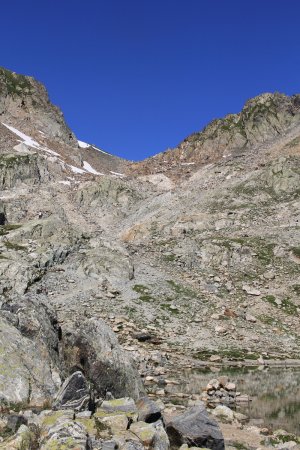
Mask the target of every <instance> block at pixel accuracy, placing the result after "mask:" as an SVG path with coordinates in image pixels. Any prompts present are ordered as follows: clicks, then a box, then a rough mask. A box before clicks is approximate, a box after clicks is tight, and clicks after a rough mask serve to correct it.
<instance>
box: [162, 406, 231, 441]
mask: <svg viewBox="0 0 300 450" xmlns="http://www.w3.org/2000/svg"><path fill="white" fill-rule="evenodd" d="M166 431H167V434H168V436H169V439H170V443H171V446H172V445H174V446H180V445H182V444H188V445H189V446H194V447H205V448H210V449H212V450H224V448H225V446H224V439H223V436H222V433H221V430H220V428H219V426H218V424H217V423H216V422H215V421H214V420H213V419H211V418H210V417H209V416H208V414H207V412H206V410H205V409H204V407H201V406H200V407H198V406H195V407H193V408H190V409H188V410H187V411H186V412H185V413H184V414H181V415H179V416H176V417H175V418H174V419H173V420H171V421H170V422H169V423H167V424H166Z"/></svg>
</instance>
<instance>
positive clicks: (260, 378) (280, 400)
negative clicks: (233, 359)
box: [176, 367, 300, 434]
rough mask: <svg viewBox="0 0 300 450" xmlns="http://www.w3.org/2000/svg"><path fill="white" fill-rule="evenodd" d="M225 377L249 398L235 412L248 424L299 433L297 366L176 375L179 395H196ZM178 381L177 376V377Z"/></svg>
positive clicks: (205, 371) (185, 372)
mask: <svg viewBox="0 0 300 450" xmlns="http://www.w3.org/2000/svg"><path fill="white" fill-rule="evenodd" d="M221 375H227V376H228V377H229V378H230V380H231V381H233V382H235V383H236V386H237V391H239V392H241V394H248V395H249V396H250V397H251V401H250V402H249V403H245V404H241V405H239V406H237V407H236V410H237V411H239V412H241V413H243V414H246V415H247V416H248V417H249V419H250V423H251V424H253V425H257V426H267V427H270V428H272V429H273V430H276V429H284V430H286V431H289V432H291V433H296V434H300V367H297V368H291V367H288V368H284V367H280V368H278V367H273V368H271V367H243V368H240V367H223V368H219V369H214V370H213V371H212V370H210V369H197V370H186V371H183V372H182V373H181V374H180V375H179V382H180V385H179V386H177V387H176V390H177V391H178V392H183V393H187V394H199V393H201V392H202V390H203V388H205V386H206V384H207V383H208V381H209V380H211V379H212V378H218V377H219V376H221ZM177 380H178V375H177Z"/></svg>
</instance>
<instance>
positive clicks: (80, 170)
mask: <svg viewBox="0 0 300 450" xmlns="http://www.w3.org/2000/svg"><path fill="white" fill-rule="evenodd" d="M67 166H68V167H70V169H71V170H72V172H74V173H81V174H82V173H87V172H86V171H85V170H82V169H79V167H75V166H71V165H69V164H67Z"/></svg>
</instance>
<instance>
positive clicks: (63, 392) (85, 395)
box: [53, 371, 91, 411]
mask: <svg viewBox="0 0 300 450" xmlns="http://www.w3.org/2000/svg"><path fill="white" fill-rule="evenodd" d="M90 401H91V395H90V388H89V385H88V383H87V381H86V379H85V377H84V375H83V374H82V372H79V371H77V372H74V373H73V374H72V375H71V376H70V377H69V378H67V379H66V380H65V381H64V383H63V385H62V387H61V388H60V390H59V391H58V393H57V395H56V398H55V401H54V404H53V408H54V409H74V410H75V411H83V410H85V409H88V408H89V403H90Z"/></svg>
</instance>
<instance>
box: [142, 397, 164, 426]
mask: <svg viewBox="0 0 300 450" xmlns="http://www.w3.org/2000/svg"><path fill="white" fill-rule="evenodd" d="M136 406H137V408H138V414H139V420H140V421H142V422H147V423H152V422H156V421H157V420H159V419H160V418H161V410H160V408H159V407H158V406H157V404H156V403H155V402H153V401H152V400H150V399H149V398H148V397H142V398H140V399H139V400H138V401H137V403H136Z"/></svg>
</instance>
